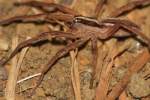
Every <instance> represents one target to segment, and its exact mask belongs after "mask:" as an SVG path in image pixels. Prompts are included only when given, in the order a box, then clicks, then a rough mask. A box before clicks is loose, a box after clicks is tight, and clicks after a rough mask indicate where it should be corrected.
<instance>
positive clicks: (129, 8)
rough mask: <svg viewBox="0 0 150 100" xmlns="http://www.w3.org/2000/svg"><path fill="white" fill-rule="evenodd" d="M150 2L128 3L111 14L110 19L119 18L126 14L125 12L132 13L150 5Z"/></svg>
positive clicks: (140, 0) (137, 0) (136, 1)
mask: <svg viewBox="0 0 150 100" xmlns="http://www.w3.org/2000/svg"><path fill="white" fill-rule="evenodd" d="M149 4H150V0H135V1H132V2H129V3H127V4H126V5H124V6H122V7H120V8H118V9H116V10H115V11H113V12H112V13H111V14H110V17H118V16H121V15H122V14H124V13H125V12H129V11H132V10H133V9H135V8H137V7H140V6H145V5H149Z"/></svg>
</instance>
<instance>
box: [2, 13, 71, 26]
mask: <svg viewBox="0 0 150 100" xmlns="http://www.w3.org/2000/svg"><path fill="white" fill-rule="evenodd" d="M73 18H74V16H72V15H69V14H63V13H49V14H47V13H45V14H44V13H43V14H36V15H24V16H17V17H12V18H9V19H5V20H1V21H0V25H7V24H11V23H13V22H36V23H40V22H50V23H56V20H59V21H66V22H67V21H72V19H73Z"/></svg>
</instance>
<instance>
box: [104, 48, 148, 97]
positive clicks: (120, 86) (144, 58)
mask: <svg viewBox="0 0 150 100" xmlns="http://www.w3.org/2000/svg"><path fill="white" fill-rule="evenodd" d="M149 59H150V54H149V51H148V50H147V49H144V50H143V52H142V53H140V54H139V55H138V57H137V58H136V60H135V62H134V63H133V64H132V65H131V66H130V67H129V69H128V71H127V72H126V73H125V75H124V76H123V78H122V79H121V80H120V81H119V82H118V83H117V85H116V86H114V87H113V88H112V91H111V92H110V93H109V94H108V96H107V98H106V100H115V99H116V98H117V97H119V96H120V94H121V93H122V92H123V91H124V89H125V88H126V86H127V84H128V83H129V82H130V79H131V76H132V75H133V74H134V73H136V72H138V71H139V70H140V69H141V68H142V67H143V66H144V65H145V64H146V63H147V62H148V61H149Z"/></svg>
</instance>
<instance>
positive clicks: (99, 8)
mask: <svg viewBox="0 0 150 100" xmlns="http://www.w3.org/2000/svg"><path fill="white" fill-rule="evenodd" d="M106 1H107V0H100V1H99V3H98V4H97V5H96V8H95V17H96V18H98V16H99V15H101V13H102V8H103V6H104V3H105V2H106Z"/></svg>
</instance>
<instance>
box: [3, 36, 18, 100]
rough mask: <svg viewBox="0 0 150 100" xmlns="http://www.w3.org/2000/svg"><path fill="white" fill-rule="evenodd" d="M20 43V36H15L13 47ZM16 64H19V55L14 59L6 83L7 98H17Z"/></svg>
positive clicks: (9, 99) (13, 99) (8, 99)
mask: <svg viewBox="0 0 150 100" xmlns="http://www.w3.org/2000/svg"><path fill="white" fill-rule="evenodd" d="M17 45H18V37H17V36H15V37H14V38H13V40H12V49H13V50H14V49H15V47H16V46H17ZM16 66H17V56H15V57H14V58H13V59H12V65H11V66H10V70H9V76H8V81H7V84H6V91H5V98H6V99H7V100H15V86H16V82H15V81H14V80H15V78H16V76H15V73H17V72H16Z"/></svg>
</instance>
